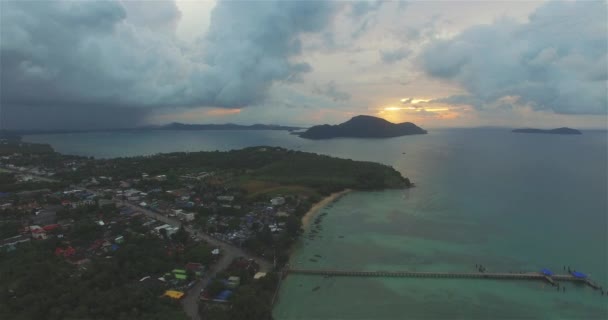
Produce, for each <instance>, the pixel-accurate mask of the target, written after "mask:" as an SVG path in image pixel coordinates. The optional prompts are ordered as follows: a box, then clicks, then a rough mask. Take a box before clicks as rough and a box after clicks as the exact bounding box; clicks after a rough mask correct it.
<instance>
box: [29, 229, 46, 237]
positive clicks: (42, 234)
mask: <svg viewBox="0 0 608 320" xmlns="http://www.w3.org/2000/svg"><path fill="white" fill-rule="evenodd" d="M29 229H30V231H31V232H32V238H33V239H35V240H46V239H47V235H46V231H45V230H44V229H42V228H41V227H40V226H37V225H32V226H30V227H29Z"/></svg>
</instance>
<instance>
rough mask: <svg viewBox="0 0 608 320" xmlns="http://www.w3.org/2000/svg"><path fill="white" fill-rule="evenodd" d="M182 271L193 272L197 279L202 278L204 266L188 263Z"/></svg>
mask: <svg viewBox="0 0 608 320" xmlns="http://www.w3.org/2000/svg"><path fill="white" fill-rule="evenodd" d="M184 269H186V270H187V271H190V272H193V273H194V275H196V276H197V277H202V276H203V273H204V272H205V266H203V265H202V264H200V263H197V262H188V263H187V264H186V267H185V268H184Z"/></svg>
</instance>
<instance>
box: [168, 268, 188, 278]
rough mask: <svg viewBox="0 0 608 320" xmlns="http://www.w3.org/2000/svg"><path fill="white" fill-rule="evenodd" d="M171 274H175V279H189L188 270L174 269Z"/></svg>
mask: <svg viewBox="0 0 608 320" xmlns="http://www.w3.org/2000/svg"><path fill="white" fill-rule="evenodd" d="M171 273H172V274H173V276H174V277H175V279H179V280H186V278H188V276H187V275H186V270H184V269H173V271H171Z"/></svg>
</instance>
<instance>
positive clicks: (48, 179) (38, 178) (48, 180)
mask: <svg viewBox="0 0 608 320" xmlns="http://www.w3.org/2000/svg"><path fill="white" fill-rule="evenodd" d="M0 170H4V171H8V172H13V173H19V174H23V175H28V176H30V177H32V178H36V179H37V180H40V181H46V182H59V180H55V179H51V178H48V177H43V176H39V175H35V174H31V173H29V172H24V171H19V170H15V169H10V168H0Z"/></svg>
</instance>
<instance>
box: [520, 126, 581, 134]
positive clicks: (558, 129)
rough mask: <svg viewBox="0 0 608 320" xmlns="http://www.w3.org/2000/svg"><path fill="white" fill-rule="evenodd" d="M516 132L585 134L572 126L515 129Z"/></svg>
mask: <svg viewBox="0 0 608 320" xmlns="http://www.w3.org/2000/svg"><path fill="white" fill-rule="evenodd" d="M512 132H515V133H545V134H583V133H582V132H580V131H578V130H576V129H572V128H566V127H563V128H557V129H515V130H513V131H512Z"/></svg>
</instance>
